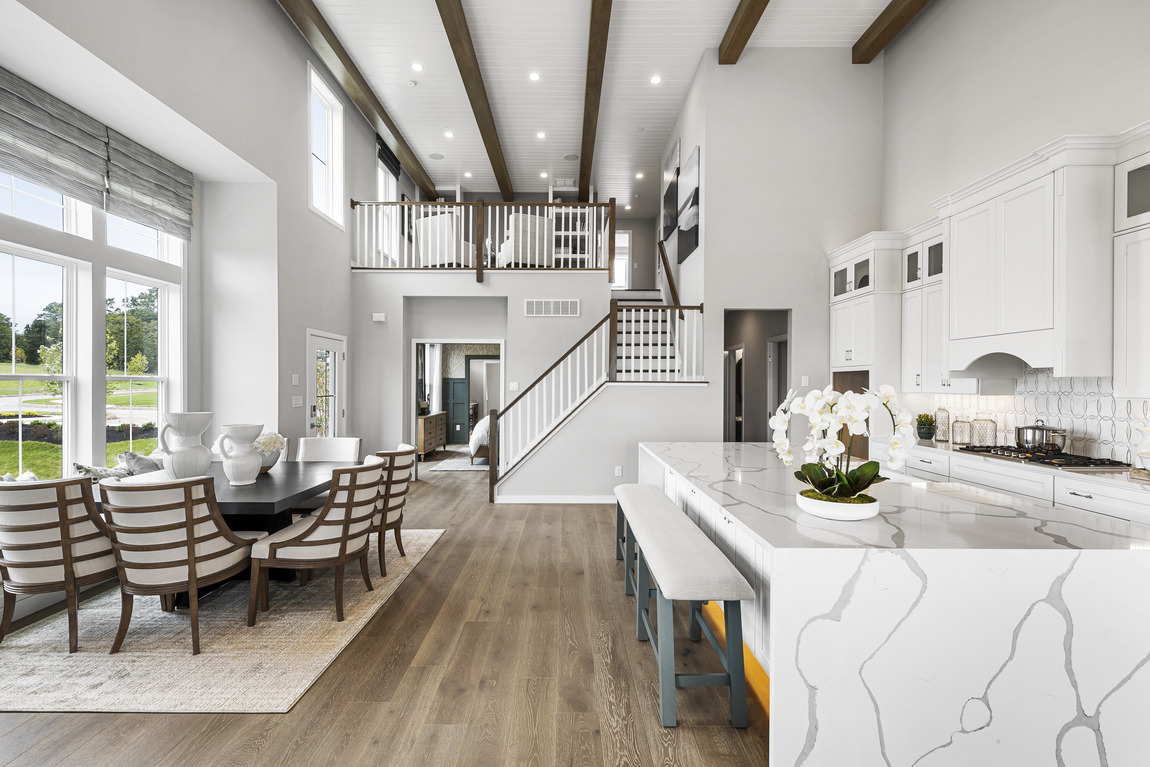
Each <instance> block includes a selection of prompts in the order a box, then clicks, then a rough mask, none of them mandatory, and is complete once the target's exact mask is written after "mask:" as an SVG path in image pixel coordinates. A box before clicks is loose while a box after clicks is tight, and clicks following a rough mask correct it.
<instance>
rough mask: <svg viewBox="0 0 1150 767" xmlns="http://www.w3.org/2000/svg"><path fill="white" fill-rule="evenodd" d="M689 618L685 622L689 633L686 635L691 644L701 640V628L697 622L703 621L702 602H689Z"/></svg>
mask: <svg viewBox="0 0 1150 767" xmlns="http://www.w3.org/2000/svg"><path fill="white" fill-rule="evenodd" d="M689 606H690V618H689V619H688V621H687V625H688V626H689V630H690V633H689V634H688V635H687V636H688V637H689V638H690V640H691V641H692V642H698V641H699V640H701V639H702V638H703V628H702V627H701V626H700V625H699V621H701V620H703V615H702V610H703V603H702V602H690V603H689Z"/></svg>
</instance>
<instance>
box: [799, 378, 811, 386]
mask: <svg viewBox="0 0 1150 767" xmlns="http://www.w3.org/2000/svg"><path fill="white" fill-rule="evenodd" d="M810 385H811V377H810V376H803V377H802V378H800V379H799V386H810Z"/></svg>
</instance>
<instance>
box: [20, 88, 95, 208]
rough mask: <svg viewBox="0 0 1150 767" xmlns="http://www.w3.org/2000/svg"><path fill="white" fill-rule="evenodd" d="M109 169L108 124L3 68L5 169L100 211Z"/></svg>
mask: <svg viewBox="0 0 1150 767" xmlns="http://www.w3.org/2000/svg"><path fill="white" fill-rule="evenodd" d="M107 165H108V150H107V129H106V128H105V127H104V124H103V123H101V122H100V121H99V120H94V119H92V118H91V117H89V116H88V115H86V114H84V113H83V112H81V111H80V110H78V109H75V108H73V107H72V106H70V105H69V104H65V103H64V102H63V101H61V100H60V99H58V98H56V97H55V96H53V95H52V94H50V93H48V92H46V91H44V90H41V89H40V88H37V87H36V86H35V85H32V84H31V83H29V82H26V81H24V80H23V79H21V78H19V77H17V76H16V75H14V74H12V73H11V72H9V71H8V70H6V69H3V68H0V168H3V169H4V170H7V171H11V172H13V173H15V174H16V175H17V176H19V177H20V178H24V179H27V180H28V181H31V182H33V183H36V184H40V185H42V186H46V187H49V188H51V189H55V190H56V191H58V192H62V193H64V194H66V195H67V196H69V197H73V198H75V199H77V200H80V201H82V202H86V203H88V204H89V205H94V206H96V207H101V206H103V204H104V178H105V174H106V172H107Z"/></svg>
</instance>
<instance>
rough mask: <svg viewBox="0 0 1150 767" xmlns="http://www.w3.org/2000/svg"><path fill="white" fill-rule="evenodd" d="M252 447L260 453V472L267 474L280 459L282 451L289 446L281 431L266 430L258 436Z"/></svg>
mask: <svg viewBox="0 0 1150 767" xmlns="http://www.w3.org/2000/svg"><path fill="white" fill-rule="evenodd" d="M252 447H253V448H254V449H255V451H256V452H257V453H259V455H260V474H266V473H267V472H269V471H271V468H272V467H273V466H275V465H276V461H278V460H279V459H280V453H281V451H283V449H284V448H285V447H287V440H286V439H284V438H283V435H281V434H280V433H279V432H274V431H265V432H264V433H263V434H261V435H260V436H258V437H256V441H255V442H253V443H252Z"/></svg>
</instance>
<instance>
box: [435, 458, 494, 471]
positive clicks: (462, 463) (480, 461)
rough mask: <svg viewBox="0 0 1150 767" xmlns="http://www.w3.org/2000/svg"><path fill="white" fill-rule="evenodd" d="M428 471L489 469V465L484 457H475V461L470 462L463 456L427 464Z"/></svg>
mask: <svg viewBox="0 0 1150 767" xmlns="http://www.w3.org/2000/svg"><path fill="white" fill-rule="evenodd" d="M427 470H428V471H490V470H491V467H490V466H489V465H488V464H487V459H486V458H476V459H475V463H474V464H473V463H471V459H470V458H468V457H466V456H465V457H463V458H445V459H444V460H442V461H437V462H436V463H433V464H430V465H428V466H427Z"/></svg>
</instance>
